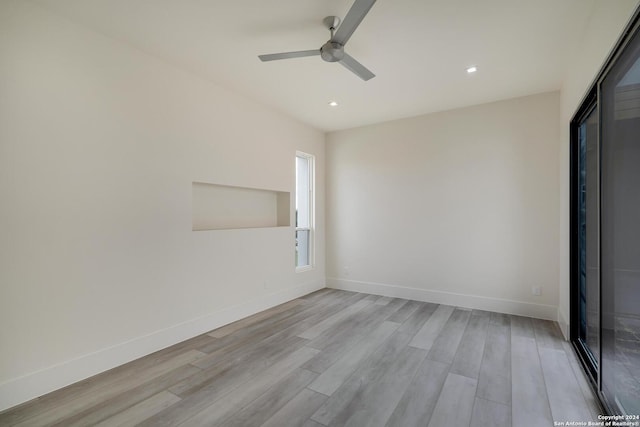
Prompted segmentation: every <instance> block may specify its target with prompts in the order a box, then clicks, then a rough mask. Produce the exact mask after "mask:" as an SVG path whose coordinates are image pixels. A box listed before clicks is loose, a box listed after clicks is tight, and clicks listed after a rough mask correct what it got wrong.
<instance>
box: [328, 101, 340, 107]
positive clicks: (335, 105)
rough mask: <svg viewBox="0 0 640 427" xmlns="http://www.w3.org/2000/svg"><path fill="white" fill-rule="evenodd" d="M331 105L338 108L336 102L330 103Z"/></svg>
mask: <svg viewBox="0 0 640 427" xmlns="http://www.w3.org/2000/svg"><path fill="white" fill-rule="evenodd" d="M329 105H330V106H332V107H337V106H338V103H337V102H336V101H330V102H329Z"/></svg>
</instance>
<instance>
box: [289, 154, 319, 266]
mask: <svg viewBox="0 0 640 427" xmlns="http://www.w3.org/2000/svg"><path fill="white" fill-rule="evenodd" d="M298 158H302V159H305V160H306V161H307V165H308V171H309V182H308V185H309V206H308V209H309V226H308V227H298V209H297V205H298V173H297V165H296V179H295V200H294V213H295V217H294V220H295V223H294V228H295V233H296V234H297V232H298V231H309V239H308V246H309V247H308V260H309V263H308V264H307V265H302V266H298V265H297V262H296V266H295V270H296V273H301V272H305V271H309V270H313V269H314V267H315V253H316V251H315V240H316V239H315V183H316V179H315V178H316V176H315V156H314V155H313V154H309V153H305V152H302V151H296V162H297V159H298ZM294 240H295V241H296V243H295V244H296V251H297V245H298V242H297V237H295V238H294Z"/></svg>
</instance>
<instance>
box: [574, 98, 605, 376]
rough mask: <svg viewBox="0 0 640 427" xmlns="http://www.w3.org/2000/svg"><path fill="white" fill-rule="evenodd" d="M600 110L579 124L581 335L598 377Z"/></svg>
mask: <svg viewBox="0 0 640 427" xmlns="http://www.w3.org/2000/svg"><path fill="white" fill-rule="evenodd" d="M598 130H599V128H598V110H597V108H596V105H595V104H594V105H593V106H590V108H589V109H588V110H587V113H586V115H585V116H584V117H583V118H582V119H581V121H580V123H579V125H578V152H579V154H578V177H577V178H578V190H579V191H578V209H577V213H578V219H577V221H578V239H579V245H578V247H579V275H578V280H579V299H580V302H579V311H580V316H579V333H578V334H579V335H578V340H579V344H580V346H581V352H582V354H583V357H585V358H586V359H588V360H587V361H588V362H589V364H590V369H591V370H592V371H593V372H592V375H593V376H594V377H595V376H596V374H595V373H596V371H597V368H598V361H599V359H600V331H599V328H600V267H599V264H600V260H599V212H598V195H599V179H598V178H599V169H598V156H599V150H598Z"/></svg>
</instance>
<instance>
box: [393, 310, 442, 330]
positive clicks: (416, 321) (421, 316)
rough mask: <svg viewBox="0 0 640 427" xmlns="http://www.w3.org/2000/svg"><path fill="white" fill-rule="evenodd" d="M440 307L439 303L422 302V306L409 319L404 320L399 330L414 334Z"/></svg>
mask: <svg viewBox="0 0 640 427" xmlns="http://www.w3.org/2000/svg"><path fill="white" fill-rule="evenodd" d="M438 307H439V306H438V304H433V303H430V302H425V303H422V304H421V305H420V307H418V309H417V310H416V311H415V312H413V314H411V315H410V316H409V317H408V318H407V320H405V321H404V322H402V326H400V329H398V332H401V333H403V334H407V335H411V336H414V335H415V334H416V333H418V331H419V330H420V329H421V328H422V327H423V326H424V324H425V323H426V322H427V321H428V320H429V318H431V316H432V315H433V313H435V311H436V310H437V309H438Z"/></svg>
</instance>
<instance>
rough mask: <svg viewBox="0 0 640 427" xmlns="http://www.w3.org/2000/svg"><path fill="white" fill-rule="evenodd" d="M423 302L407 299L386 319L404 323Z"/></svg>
mask: <svg viewBox="0 0 640 427" xmlns="http://www.w3.org/2000/svg"><path fill="white" fill-rule="evenodd" d="M422 305H423V303H421V302H419V301H407V303H406V304H404V305H403V306H402V307H400V308H399V309H398V311H396V312H395V313H393V314H392V315H391V316H389V318H388V319H387V320H389V321H390V322H396V323H404V321H405V320H407V319H408V318H409V316H411V315H412V314H413V313H415V311H416V310H417V309H418V308H420V306H422Z"/></svg>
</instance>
